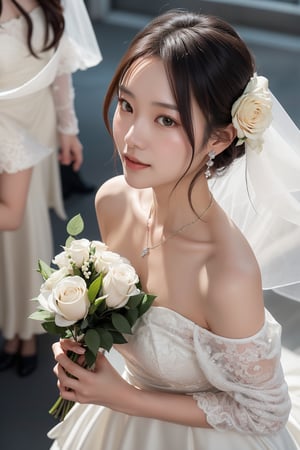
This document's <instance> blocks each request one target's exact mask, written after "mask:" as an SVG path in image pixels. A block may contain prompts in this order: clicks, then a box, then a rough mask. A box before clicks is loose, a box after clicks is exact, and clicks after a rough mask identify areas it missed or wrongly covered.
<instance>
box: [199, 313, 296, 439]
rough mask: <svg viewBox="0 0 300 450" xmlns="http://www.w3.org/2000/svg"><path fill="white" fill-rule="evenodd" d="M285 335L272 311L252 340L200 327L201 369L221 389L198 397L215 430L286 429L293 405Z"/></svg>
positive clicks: (263, 431)
mask: <svg viewBox="0 0 300 450" xmlns="http://www.w3.org/2000/svg"><path fill="white" fill-rule="evenodd" d="M280 335H281V327H280V325H279V324H278V323H277V322H275V320H274V319H273V318H272V317H271V316H270V314H269V313H267V315H266V322H265V325H264V327H263V328H262V329H261V330H260V332H259V333H257V334H256V335H255V336H253V337H251V338H247V339H241V340H231V339H226V338H222V337H218V336H215V335H213V334H212V333H210V332H208V331H206V330H202V329H201V328H200V329H198V330H197V329H195V332H194V345H195V351H196V355H197V359H198V362H199V366H200V368H201V369H202V371H203V373H204V374H205V376H206V377H207V379H208V380H209V381H210V382H211V384H212V385H213V386H215V387H216V388H217V389H218V391H217V392H206V393H197V394H194V398H195V399H196V400H197V403H198V406H199V407H200V408H201V409H203V410H204V411H205V413H206V415H207V420H208V422H209V423H210V425H212V426H213V427H214V428H216V429H219V430H224V429H225V430H228V429H234V430H237V431H239V432H246V433H255V434H260V433H262V434H268V433H272V432H276V431H278V430H280V429H281V428H283V427H284V426H285V424H286V422H287V420H288V417H289V412H290V407H291V404H290V400H289V396H288V390H287V385H286V383H285V380H284V376H283V371H282V368H281V364H280Z"/></svg>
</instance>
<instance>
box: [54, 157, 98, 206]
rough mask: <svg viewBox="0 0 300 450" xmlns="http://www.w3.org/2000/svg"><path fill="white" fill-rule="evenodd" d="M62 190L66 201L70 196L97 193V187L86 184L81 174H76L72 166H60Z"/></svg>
mask: <svg viewBox="0 0 300 450" xmlns="http://www.w3.org/2000/svg"><path fill="white" fill-rule="evenodd" d="M60 173H61V180H62V189H63V197H64V199H66V198H68V197H70V195H72V194H74V193H77V194H91V193H92V192H95V190H96V187H95V186H93V185H91V184H87V183H85V182H84V181H83V180H82V178H81V176H80V174H79V172H75V171H74V170H73V168H72V165H70V166H63V165H61V166H60Z"/></svg>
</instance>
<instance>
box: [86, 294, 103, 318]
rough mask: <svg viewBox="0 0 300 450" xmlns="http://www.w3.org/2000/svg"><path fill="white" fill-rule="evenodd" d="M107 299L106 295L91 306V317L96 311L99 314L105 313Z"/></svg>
mask: <svg viewBox="0 0 300 450" xmlns="http://www.w3.org/2000/svg"><path fill="white" fill-rule="evenodd" d="M105 299H106V295H103V296H102V297H98V298H96V300H95V301H94V303H93V304H92V305H91V306H90V309H89V315H92V314H94V313H95V312H96V311H97V312H98V313H99V312H103V311H105V308H106V303H105Z"/></svg>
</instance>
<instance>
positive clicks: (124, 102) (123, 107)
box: [118, 97, 177, 128]
mask: <svg viewBox="0 0 300 450" xmlns="http://www.w3.org/2000/svg"><path fill="white" fill-rule="evenodd" d="M118 103H119V105H120V109H121V110H122V111H124V112H130V113H132V111H133V109H132V106H131V105H130V103H129V102H128V101H127V100H125V99H124V98H122V97H119V99H118ZM164 120H167V121H169V124H168V125H166V124H164V123H162V121H164ZM156 121H157V122H158V123H159V124H160V125H162V126H163V127H165V128H171V127H174V126H175V125H177V123H176V122H175V120H174V119H172V118H171V117H169V116H159V117H158V118H157V119H156ZM170 122H171V123H170Z"/></svg>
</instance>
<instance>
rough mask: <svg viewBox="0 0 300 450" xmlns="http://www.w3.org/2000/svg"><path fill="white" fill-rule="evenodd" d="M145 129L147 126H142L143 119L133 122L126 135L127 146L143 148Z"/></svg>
mask: <svg viewBox="0 0 300 450" xmlns="http://www.w3.org/2000/svg"><path fill="white" fill-rule="evenodd" d="M145 131H146V130H145V127H144V126H142V124H141V121H136V122H134V123H132V124H131V125H130V127H129V129H128V131H127V133H126V134H125V137H124V141H125V144H126V145H127V147H129V148H140V149H142V148H143V147H144V143H145Z"/></svg>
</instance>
